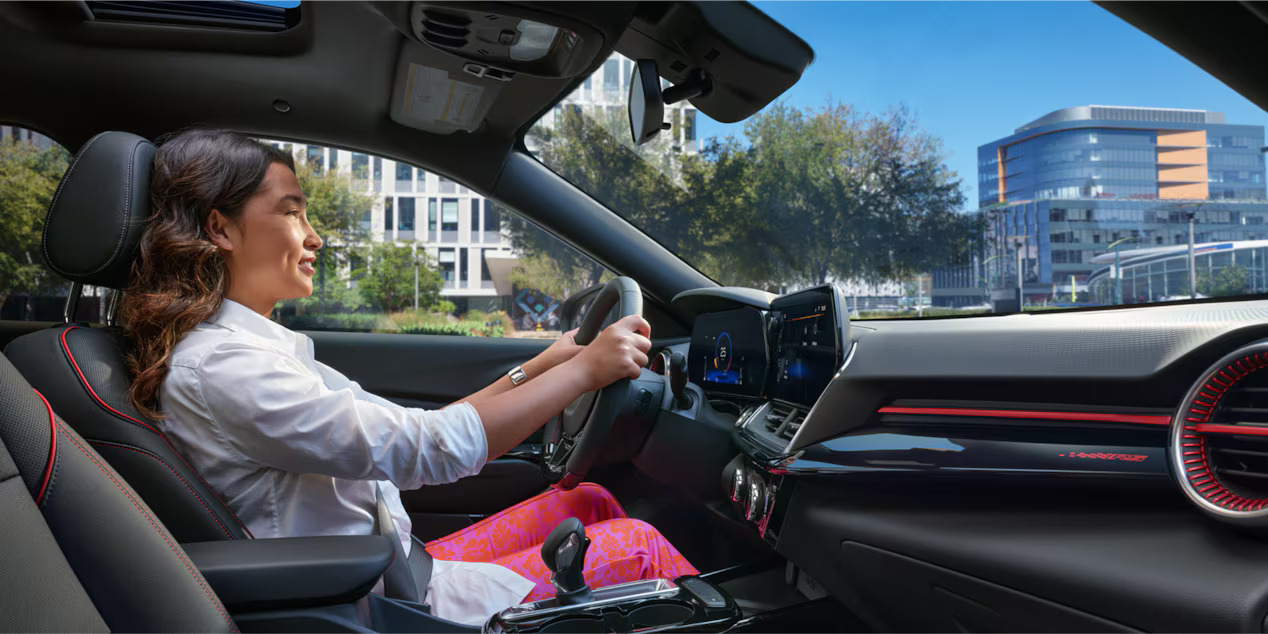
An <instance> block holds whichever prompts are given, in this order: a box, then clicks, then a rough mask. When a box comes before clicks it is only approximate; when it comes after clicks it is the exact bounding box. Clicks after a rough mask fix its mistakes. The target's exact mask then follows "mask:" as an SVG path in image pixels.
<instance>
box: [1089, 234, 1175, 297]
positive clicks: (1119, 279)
mask: <svg viewBox="0 0 1268 634" xmlns="http://www.w3.org/2000/svg"><path fill="white" fill-rule="evenodd" d="M1139 241H1140V236H1130V237H1127V238H1123V239H1122V240H1115V241H1113V242H1111V243H1110V244H1109V248H1110V249H1112V250H1113V251H1114V286H1115V295H1117V297H1116V298H1115V300H1114V303H1115V304H1122V303H1123V269H1122V268H1121V266H1120V265H1119V254H1120V253H1121V252H1120V251H1119V250H1118V245H1120V244H1125V243H1128V242H1139ZM1190 243H1192V241H1190Z"/></svg>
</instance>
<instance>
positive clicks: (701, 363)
mask: <svg viewBox="0 0 1268 634" xmlns="http://www.w3.org/2000/svg"><path fill="white" fill-rule="evenodd" d="M766 361H767V344H766V323H765V320H764V319H763V317H762V313H761V312H760V311H758V310H757V309H756V308H740V309H737V310H728V311H723V312H718V313H705V314H703V315H700V316H698V317H696V323H695V328H694V330H692V332H691V350H690V353H689V356H688V360H687V372H688V378H690V379H691V382H692V383H695V384H696V385H699V386H700V387H701V388H703V389H705V390H707V391H710V392H725V393H727V394H736V395H740V396H760V395H761V393H762V384H763V383H765V380H766Z"/></svg>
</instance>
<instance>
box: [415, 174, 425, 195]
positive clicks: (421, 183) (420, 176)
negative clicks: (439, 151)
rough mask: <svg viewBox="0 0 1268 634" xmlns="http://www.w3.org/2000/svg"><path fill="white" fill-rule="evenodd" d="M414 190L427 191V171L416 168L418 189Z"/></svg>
mask: <svg viewBox="0 0 1268 634" xmlns="http://www.w3.org/2000/svg"><path fill="white" fill-rule="evenodd" d="M416 191H420V192H425V191H427V172H425V171H423V170H421V169H420V170H418V189H417V190H416Z"/></svg>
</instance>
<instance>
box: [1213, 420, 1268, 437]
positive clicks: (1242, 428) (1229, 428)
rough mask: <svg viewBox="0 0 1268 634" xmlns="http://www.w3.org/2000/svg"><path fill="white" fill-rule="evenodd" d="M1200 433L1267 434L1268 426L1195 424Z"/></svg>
mask: <svg viewBox="0 0 1268 634" xmlns="http://www.w3.org/2000/svg"><path fill="white" fill-rule="evenodd" d="M1195 427H1196V428H1197V431H1198V433H1202V434H1239V435H1242V436H1268V427H1251V426H1249V425H1215V424H1213V423H1200V424H1198V425H1195Z"/></svg>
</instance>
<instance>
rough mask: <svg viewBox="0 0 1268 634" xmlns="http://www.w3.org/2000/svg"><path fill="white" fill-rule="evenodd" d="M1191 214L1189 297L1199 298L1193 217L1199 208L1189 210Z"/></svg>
mask: <svg viewBox="0 0 1268 634" xmlns="http://www.w3.org/2000/svg"><path fill="white" fill-rule="evenodd" d="M1188 214H1189V299H1197V298H1198V266H1197V260H1196V258H1194V257H1193V217H1194V216H1196V215H1197V210H1194V211H1190V212H1188Z"/></svg>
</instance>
